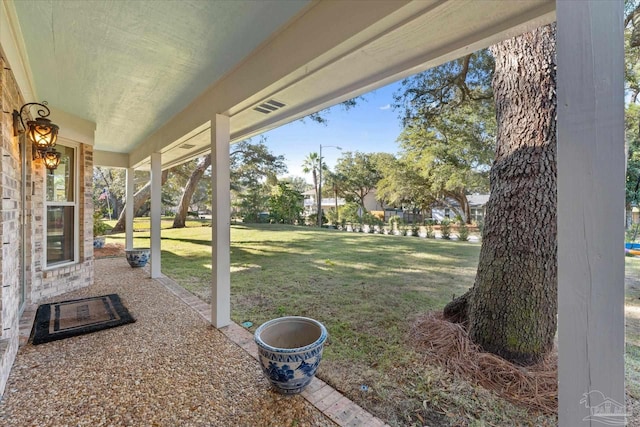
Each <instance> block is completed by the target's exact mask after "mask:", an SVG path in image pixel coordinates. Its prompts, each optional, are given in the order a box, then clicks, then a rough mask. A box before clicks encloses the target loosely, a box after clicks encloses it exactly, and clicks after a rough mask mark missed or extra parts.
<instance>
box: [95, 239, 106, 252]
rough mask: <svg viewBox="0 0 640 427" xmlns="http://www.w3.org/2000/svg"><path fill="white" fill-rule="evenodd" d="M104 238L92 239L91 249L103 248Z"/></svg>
mask: <svg viewBox="0 0 640 427" xmlns="http://www.w3.org/2000/svg"><path fill="white" fill-rule="evenodd" d="M104 242H105V238H104V236H96V237H94V238H93V247H94V248H95V249H101V248H104Z"/></svg>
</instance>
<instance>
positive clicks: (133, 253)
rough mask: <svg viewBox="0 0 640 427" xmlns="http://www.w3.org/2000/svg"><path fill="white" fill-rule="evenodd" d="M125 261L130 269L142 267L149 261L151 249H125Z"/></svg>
mask: <svg viewBox="0 0 640 427" xmlns="http://www.w3.org/2000/svg"><path fill="white" fill-rule="evenodd" d="M125 253H126V255H127V261H128V262H129V265H130V266H131V267H134V268H135V267H144V266H145V265H147V261H149V256H150V255H151V249H149V248H134V249H126V250H125Z"/></svg>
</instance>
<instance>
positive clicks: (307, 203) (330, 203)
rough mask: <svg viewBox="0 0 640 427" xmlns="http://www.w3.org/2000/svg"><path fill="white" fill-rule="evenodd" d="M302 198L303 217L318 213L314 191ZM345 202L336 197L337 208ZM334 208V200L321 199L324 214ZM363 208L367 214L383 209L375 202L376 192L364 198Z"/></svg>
mask: <svg viewBox="0 0 640 427" xmlns="http://www.w3.org/2000/svg"><path fill="white" fill-rule="evenodd" d="M302 195H303V196H304V215H305V216H306V215H311V214H315V213H318V205H317V204H316V192H315V190H309V191H305V192H304V193H302ZM345 203H346V200H345V199H344V198H341V197H338V204H337V206H338V208H339V207H340V206H344V205H345ZM335 208H336V199H335V198H333V197H323V198H322V210H323V211H324V212H326V211H327V210H328V209H335ZM364 208H365V210H366V211H367V212H372V211H381V210H383V209H384V205H383V204H382V203H380V202H379V201H378V200H376V190H375V189H374V190H371V191H370V192H369V194H367V195H366V196H365V197H364Z"/></svg>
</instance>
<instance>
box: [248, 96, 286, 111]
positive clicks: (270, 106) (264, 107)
mask: <svg viewBox="0 0 640 427" xmlns="http://www.w3.org/2000/svg"><path fill="white" fill-rule="evenodd" d="M285 106H286V105H285V104H283V103H282V102H279V101H276V100H274V99H270V100H268V101H265V102H263V103H262V104H260V105H258V106H257V107H255V108H254V110H255V111H257V112H259V113H262V114H269V113H271V112H273V111H276V110H279V109H281V108H282V107H285Z"/></svg>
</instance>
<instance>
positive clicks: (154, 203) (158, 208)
mask: <svg viewBox="0 0 640 427" xmlns="http://www.w3.org/2000/svg"><path fill="white" fill-rule="evenodd" d="M161 214H162V155H161V154H160V153H153V154H151V277H152V278H154V279H155V278H158V277H160V276H161V275H162V272H161V270H160V251H161V244H160V243H161V238H160V217H161Z"/></svg>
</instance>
